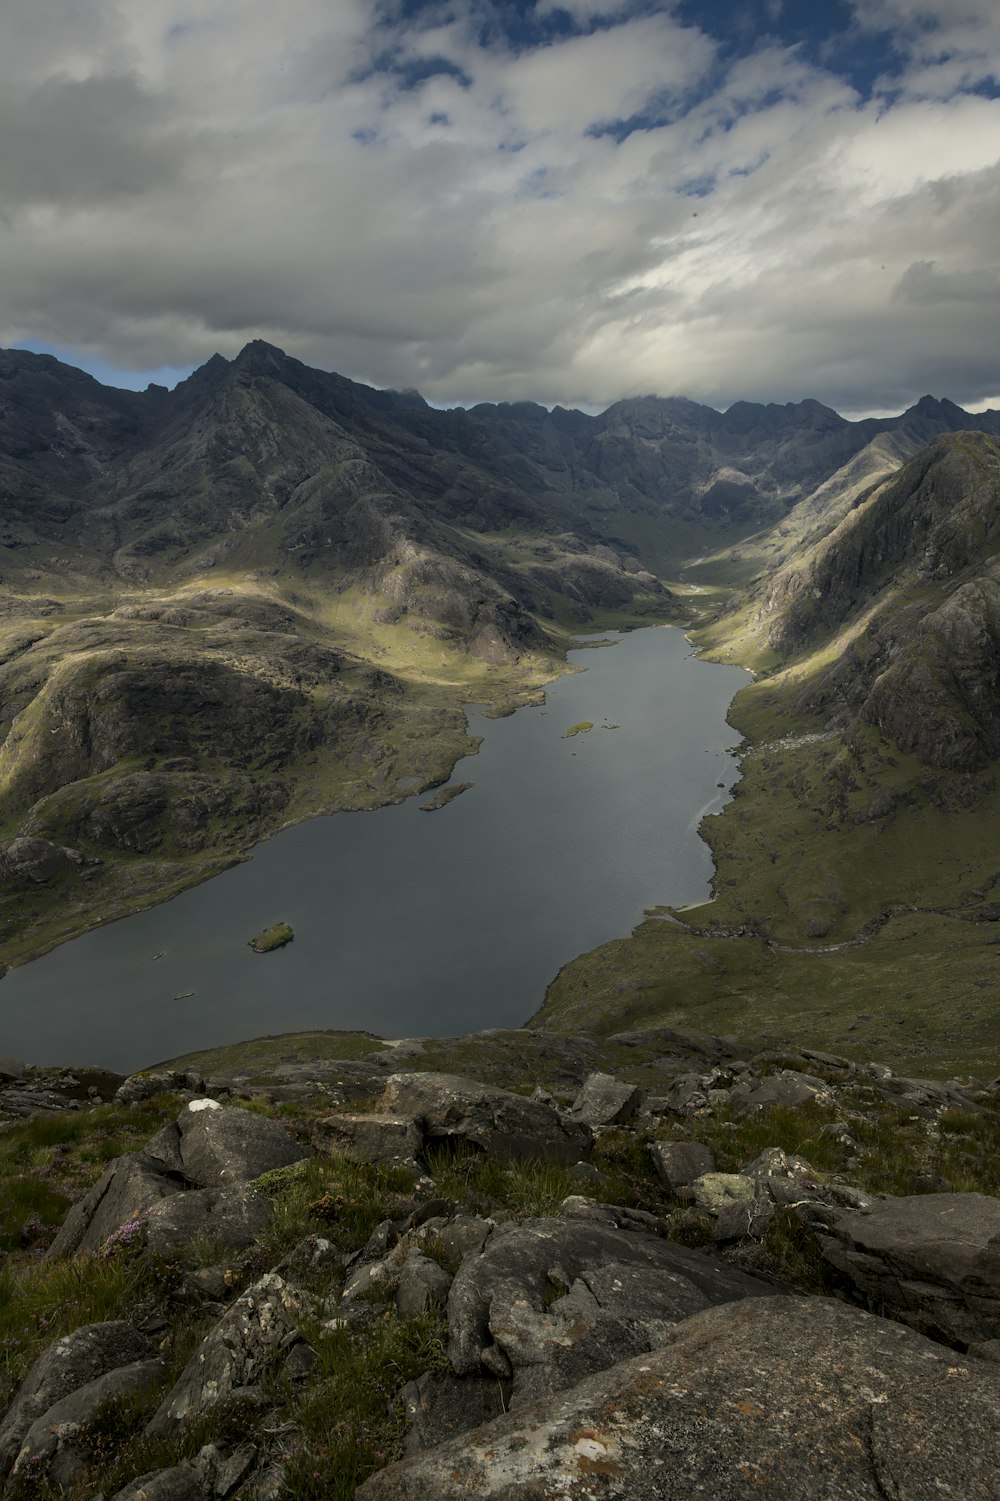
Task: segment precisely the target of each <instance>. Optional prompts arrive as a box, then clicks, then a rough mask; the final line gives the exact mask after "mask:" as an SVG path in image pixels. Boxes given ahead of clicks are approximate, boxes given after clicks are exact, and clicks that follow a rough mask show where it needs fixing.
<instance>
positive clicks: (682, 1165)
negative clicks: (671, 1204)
mask: <svg viewBox="0 0 1000 1501" xmlns="http://www.w3.org/2000/svg"><path fill="white" fill-rule="evenodd" d="M649 1155H650V1157H651V1158H652V1160H653V1167H654V1168H655V1169H656V1175H657V1177H658V1178H659V1180H660V1182H661V1183H662V1184H663V1186H664V1188H669V1189H670V1191H671V1193H676V1192H677V1190H678V1189H679V1188H684V1187H685V1186H686V1185H687V1184H688V1183H693V1182H694V1180H695V1178H700V1177H701V1175H702V1174H703V1173H712V1172H714V1171H715V1158H714V1157H713V1156H712V1151H711V1148H710V1147H706V1146H705V1144H704V1142H700V1141H654V1142H651V1143H650V1147H649Z"/></svg>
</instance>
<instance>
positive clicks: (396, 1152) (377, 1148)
mask: <svg viewBox="0 0 1000 1501" xmlns="http://www.w3.org/2000/svg"><path fill="white" fill-rule="evenodd" d="M312 1139H313V1145H314V1146H315V1147H316V1150H317V1151H319V1152H325V1153H330V1152H339V1153H340V1154H341V1156H343V1157H347V1158H349V1159H350V1160H351V1161H352V1162H375V1163H378V1165H379V1166H380V1167H398V1168H403V1169H405V1170H406V1171H407V1172H413V1173H419V1171H420V1168H419V1167H418V1166H417V1162H416V1156H417V1153H418V1152H419V1151H420V1149H421V1147H422V1146H423V1142H424V1138H423V1132H422V1131H421V1130H420V1129H419V1128H418V1126H417V1123H416V1121H413V1120H407V1119H406V1118H405V1117H403V1116H398V1115H328V1116H324V1117H323V1118H322V1119H320V1120H318V1121H317V1122H316V1124H315V1126H314V1127H313V1138H312Z"/></svg>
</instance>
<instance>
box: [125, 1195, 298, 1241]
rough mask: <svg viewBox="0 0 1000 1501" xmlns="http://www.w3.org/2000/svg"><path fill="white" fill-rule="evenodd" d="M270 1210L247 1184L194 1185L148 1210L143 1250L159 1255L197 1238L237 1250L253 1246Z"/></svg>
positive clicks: (270, 1213) (265, 1224)
mask: <svg viewBox="0 0 1000 1501" xmlns="http://www.w3.org/2000/svg"><path fill="white" fill-rule="evenodd" d="M272 1214H273V1210H272V1208H271V1205H270V1203H269V1201H268V1200H267V1199H266V1198H264V1196H263V1194H259V1193H256V1192H255V1191H254V1190H253V1189H252V1188H251V1187H250V1185H249V1184H247V1183H233V1184H231V1185H230V1186H229V1187H228V1188H193V1189H191V1190H190V1191H189V1192H188V1193H180V1194H173V1195H172V1196H171V1197H170V1198H167V1199H162V1200H161V1201H160V1203H159V1204H154V1205H153V1208H152V1209H150V1210H149V1212H148V1214H147V1215H146V1221H145V1235H146V1249H147V1250H148V1251H153V1252H155V1253H157V1254H159V1255H167V1254H169V1253H170V1252H172V1251H177V1250H180V1248H181V1247H182V1246H186V1245H188V1244H190V1242H191V1241H192V1240H194V1239H196V1238H199V1239H200V1238H204V1239H205V1240H209V1241H212V1242H213V1243H214V1244H215V1245H217V1246H220V1247H222V1246H226V1247H231V1248H233V1249H236V1250H240V1249H242V1248H243V1247H245V1246H252V1245H253V1244H254V1242H255V1241H256V1239H257V1237H258V1236H259V1235H260V1233H261V1231H262V1230H264V1229H265V1228H266V1226H267V1225H268V1224H270V1222H271V1217H272Z"/></svg>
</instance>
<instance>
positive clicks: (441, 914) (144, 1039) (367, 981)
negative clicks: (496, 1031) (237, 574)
mask: <svg viewBox="0 0 1000 1501" xmlns="http://www.w3.org/2000/svg"><path fill="white" fill-rule="evenodd" d="M608 635H609V637H610V638H614V644H613V645H611V646H604V647H598V648H594V647H589V648H584V649H580V650H577V651H573V652H571V654H570V661H571V662H572V663H574V665H577V666H581V667H584V668H585V669H586V670H585V671H583V672H578V673H575V674H573V675H570V676H566V677H563V678H560V679H559V680H558V681H556V682H554V683H552V684H551V685H550V686H549V688H548V689H547V690H546V703H545V705H544V706H543V707H540V708H525V709H519V710H518V711H517V712H516V713H515V714H513V715H511V716H509V717H508V718H505V719H486V718H484V717H483V716H482V714H481V713H479V712H478V711H477V710H476V709H475V708H474V707H470V709H469V711H468V715H469V728H470V733H472V734H473V735H482V736H484V740H483V744H482V746H481V747H480V750H479V752H478V754H477V755H474V756H469V757H466V758H465V759H464V760H462V761H460V762H459V763H458V765H457V766H456V767H455V771H454V775H453V777H452V783H458V782H474V783H475V786H474V787H473V788H472V790H471V791H468V792H465V793H463V794H462V795H461V796H459V797H456V798H455V799H454V800H453V801H452V802H450V803H449V804H448V805H447V806H446V807H444V808H442V809H440V810H439V811H437V812H434V813H425V812H422V811H421V810H420V808H419V804H420V803H422V802H426V801H427V800H428V797H429V794H425V795H422V796H416V797H413V798H410V799H408V801H406V802H405V803H401V804H398V805H396V806H394V807H387V808H380V809H378V810H377V811H375V812H366V813H335V814H332V815H330V816H328V817H324V818H315V819H311V820H310V821H309V822H308V823H303V824H299V825H297V826H296V827H294V828H290V829H286V830H284V831H283V832H282V833H280V834H278V835H276V836H275V837H274V838H273V839H269V840H267V841H265V842H264V843H262V844H260V845H258V846H257V847H256V848H255V849H254V852H253V858H252V859H251V860H249V861H247V862H246V863H245V864H242V865H238V866H235V867H234V868H233V869H231V870H228V871H226V872H225V873H224V874H222V875H220V876H217V877H215V878H214V879H213V880H211V881H207V882H205V883H204V884H203V885H201V886H197V887H194V888H193V889H191V890H190V891H186V892H184V893H183V894H182V895H180V896H178V897H175V898H174V899H173V900H172V901H170V902H165V903H163V904H162V905H161V906H158V907H153V908H150V909H149V910H148V911H146V912H140V913H137V914H136V915H135V916H133V917H127V918H123V919H122V920H121V921H119V922H114V923H109V924H108V925H107V926H106V927H102V928H97V929H95V930H94V931H92V932H90V933H87V934H85V935H84V936H83V937H82V938H77V939H74V940H73V941H72V942H70V943H66V944H63V945H62V946H61V947H60V948H58V949H55V950H53V952H52V953H50V954H46V955H45V956H44V957H43V958H41V959H36V960H35V961H34V962H32V963H31V964H27V965H23V966H22V967H20V968H18V969H15V970H11V972H10V973H9V974H8V975H6V976H5V977H4V978H3V979H2V980H0V1013H2V1016H3V1026H2V1029H0V1052H2V1053H5V1054H13V1055H16V1056H18V1057H21V1058H25V1059H27V1060H28V1061H30V1062H46V1063H47V1062H72V1063H76V1064H79V1065H83V1064H85V1063H94V1064H101V1065H104V1066H105V1067H108V1068H113V1069H118V1070H122V1071H129V1070H134V1069H137V1068H141V1067H143V1066H146V1065H148V1064H150V1063H152V1062H155V1061H157V1060H159V1059H162V1058H169V1057H171V1056H176V1055H177V1054H180V1053H186V1052H191V1051H193V1050H195V1049H197V1048H205V1047H212V1046H215V1045H218V1044H221V1043H228V1042H235V1041H238V1040H240V1039H242V1038H248V1037H256V1036H260V1035H262V1034H264V1033H274V1032H290V1031H299V1030H305V1029H312V1028H326V1027H345V1028H365V1029H368V1030H370V1031H374V1032H377V1033H380V1034H382V1035H384V1036H386V1037H400V1036H411V1037H416V1036H448V1035H452V1034H455V1033H461V1032H469V1031H476V1030H479V1029H481V1028H484V1027H516V1026H520V1025H521V1024H522V1023H523V1022H525V1021H526V1020H527V1019H528V1017H529V1016H531V1014H532V1013H533V1012H534V1011H535V1010H537V1008H538V1006H539V1005H540V1004H541V1002H542V999H543V996H544V993H545V987H546V985H547V984H548V983H549V981H550V980H551V979H552V978H553V977H554V976H555V974H556V971H557V970H558V969H559V968H560V967H561V965H563V964H565V963H566V962H567V961H568V960H570V959H572V958H574V957H575V956H576V955H577V954H580V953H583V952H584V951H585V950H587V949H590V948H593V947H595V946H596V945H597V944H599V943H603V942H605V941H606V940H608V939H610V938H615V937H622V936H624V935H626V934H627V933H629V932H630V931H631V929H632V928H633V927H634V926H635V925H636V923H638V922H639V921H641V919H642V916H643V909H644V908H645V907H646V906H649V905H653V904H656V903H661V902H662V903H670V904H672V905H675V906H680V905H683V904H685V903H688V902H697V901H700V900H703V899H704V898H705V897H706V896H707V895H708V888H709V882H710V879H711V875H712V862H711V857H710V855H709V851H708V848H707V846H706V845H705V844H704V843H703V842H702V841H701V840H700V839H699V838H698V834H697V828H698V824H699V821H700V820H701V818H702V817H703V815H704V814H705V813H708V812H711V811H713V810H714V809H717V808H719V807H721V806H722V804H723V803H724V802H725V801H726V800H727V798H728V788H729V786H730V785H731V784H732V782H733V781H734V780H735V778H736V775H737V770H736V767H735V765H734V763H733V760H732V758H731V755H730V751H731V750H732V748H733V747H734V746H735V745H736V744H737V743H738V741H739V736H738V735H737V734H736V732H735V731H734V730H733V729H732V728H731V727H730V726H729V725H727V724H726V722H725V715H726V710H727V708H728V706H729V703H730V701H731V700H732V698H733V695H734V694H735V693H736V692H737V690H738V689H739V688H740V687H742V686H743V684H744V683H746V681H747V680H748V675H747V674H746V673H745V672H744V671H742V670H741V669H740V668H737V667H729V666H720V665H717V664H713V663H706V662H701V661H699V660H698V659H697V658H695V657H694V656H693V655H692V653H691V647H690V645H689V644H688V642H687V640H686V639H685V637H684V635H683V634H682V632H681V631H679V630H676V629H671V628H669V627H663V626H658V627H649V628H647V629H643V630H639V631H632V632H629V633H627V634H624V635H621V636H619V637H617V638H615V633H608ZM580 721H592V723H593V726H594V728H593V729H591V730H590V731H589V732H586V733H581V734H576V735H573V736H571V737H568V738H564V737H565V732H566V730H567V729H569V728H571V727H572V726H573V725H575V724H577V723H579V722H580ZM719 783H722V784H723V785H722V786H721V787H720V786H719V785H718V784H719ZM278 921H287V922H289V923H290V924H291V925H292V927H293V929H294V930H295V940H294V942H293V943H291V944H289V945H288V946H287V947H285V948H283V949H279V950H276V951H274V952H272V953H270V954H254V953H253V952H252V950H251V949H250V948H249V947H248V943H249V940H250V939H251V938H252V937H253V936H254V934H255V933H257V932H259V931H260V930H261V929H262V928H265V927H268V926H270V925H271V924H273V923H275V922H278ZM154 956H159V957H154Z"/></svg>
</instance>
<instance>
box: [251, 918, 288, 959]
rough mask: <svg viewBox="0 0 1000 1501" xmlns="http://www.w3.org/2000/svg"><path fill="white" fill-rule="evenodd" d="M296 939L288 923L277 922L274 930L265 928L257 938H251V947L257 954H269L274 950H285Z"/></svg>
mask: <svg viewBox="0 0 1000 1501" xmlns="http://www.w3.org/2000/svg"><path fill="white" fill-rule="evenodd" d="M294 937H295V934H294V933H293V932H292V929H291V928H290V927H289V925H288V923H286V922H276V923H275V924H274V927H273V928H265V929H264V931H263V932H262V933H258V934H257V936H256V938H251V940H250V947H251V948H252V949H253V951H254V953H255V954H269V953H270V952H271V950H272V949H283V948H284V946H285V944H286V943H291V941H292V939H293V938H294Z"/></svg>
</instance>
